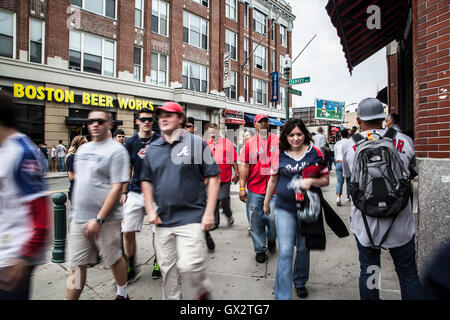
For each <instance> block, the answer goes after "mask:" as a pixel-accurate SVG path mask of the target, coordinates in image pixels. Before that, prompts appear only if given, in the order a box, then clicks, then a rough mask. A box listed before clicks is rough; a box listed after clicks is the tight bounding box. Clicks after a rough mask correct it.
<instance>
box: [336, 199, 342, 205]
mask: <svg viewBox="0 0 450 320" xmlns="http://www.w3.org/2000/svg"><path fill="white" fill-rule="evenodd" d="M336 205H337V206H338V207H340V206H341V205H342V204H341V198H340V197H337V198H336Z"/></svg>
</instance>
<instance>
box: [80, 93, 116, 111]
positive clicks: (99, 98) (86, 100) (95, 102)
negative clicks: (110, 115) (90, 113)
mask: <svg viewBox="0 0 450 320" xmlns="http://www.w3.org/2000/svg"><path fill="white" fill-rule="evenodd" d="M83 104H88V105H91V106H98V107H109V108H112V107H113V97H111V96H107V95H104V94H97V93H87V92H85V93H83Z"/></svg>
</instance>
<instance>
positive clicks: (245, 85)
mask: <svg viewBox="0 0 450 320" xmlns="http://www.w3.org/2000/svg"><path fill="white" fill-rule="evenodd" d="M248 99H249V96H248V76H246V75H244V100H245V102H248Z"/></svg>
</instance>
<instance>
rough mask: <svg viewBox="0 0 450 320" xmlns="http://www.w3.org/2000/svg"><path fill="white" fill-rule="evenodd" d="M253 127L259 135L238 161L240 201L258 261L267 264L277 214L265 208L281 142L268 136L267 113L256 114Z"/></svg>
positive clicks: (253, 139)
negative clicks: (243, 203)
mask: <svg viewBox="0 0 450 320" xmlns="http://www.w3.org/2000/svg"><path fill="white" fill-rule="evenodd" d="M253 125H254V126H255V128H256V131H257V134H256V135H255V136H253V137H251V138H250V139H249V140H248V141H247V142H246V143H245V145H244V148H243V149H242V151H241V155H240V159H239V160H240V162H241V165H240V168H239V175H240V189H239V199H240V200H241V201H243V202H246V208H247V218H248V223H249V225H250V235H251V236H252V241H253V246H254V249H255V252H256V257H255V258H256V261H257V262H259V263H264V262H265V261H266V259H267V256H266V251H267V249H269V251H272V250H274V249H275V246H276V244H275V240H276V231H275V215H274V214H271V215H269V216H267V215H265V214H264V210H263V209H264V197H265V194H266V189H267V184H268V182H269V178H270V168H271V165H272V162H274V161H276V160H277V159H278V141H279V139H278V137H277V136H276V135H274V134H272V133H270V134H268V129H269V117H268V116H267V115H266V114H258V115H256V116H255V118H254V121H253ZM246 187H247V190H246ZM273 199H274V198H272V200H271V202H270V206H271V212H275V211H274V210H275V206H274V205H275V201H274V200H273ZM266 228H267V230H266ZM266 240H267V246H266Z"/></svg>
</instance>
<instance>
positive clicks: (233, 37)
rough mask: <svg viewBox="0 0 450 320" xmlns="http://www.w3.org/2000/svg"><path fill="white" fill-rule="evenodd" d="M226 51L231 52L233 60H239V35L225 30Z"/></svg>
mask: <svg viewBox="0 0 450 320" xmlns="http://www.w3.org/2000/svg"><path fill="white" fill-rule="evenodd" d="M225 51H226V52H231V59H233V60H237V34H236V33H234V32H232V31H230V30H228V29H225Z"/></svg>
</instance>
